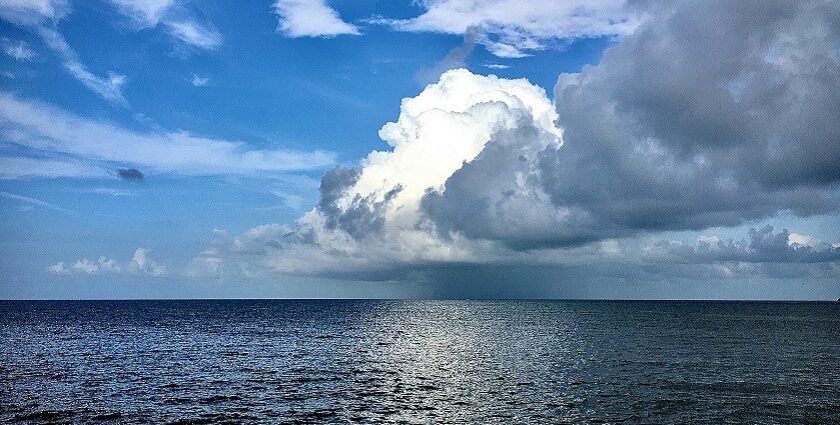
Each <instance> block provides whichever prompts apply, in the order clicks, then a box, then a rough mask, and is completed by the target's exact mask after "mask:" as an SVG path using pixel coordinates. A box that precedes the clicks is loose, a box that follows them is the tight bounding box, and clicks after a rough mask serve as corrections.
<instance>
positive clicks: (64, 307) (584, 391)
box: [0, 300, 840, 424]
mask: <svg viewBox="0 0 840 425" xmlns="http://www.w3.org/2000/svg"><path fill="white" fill-rule="evenodd" d="M0 421H2V422H12V423H15V422H19V423H150V422H151V423H182V424H183V423H284V422H285V423H329V424H343V423H406V424H411V423H476V424H494V423H499V424H502V423H503V424H508V423H526V424H531V423H548V424H558V423H648V424H676V423H695V424H697V423H708V424H726V423H732V424H741V423H761V424H774V423H780V424H781V423H785V424H787V423H797V424H801V423H826V424H832V423H833V424H836V423H840V303H836V302H693V301H685V302H672V301H653V302H649V301H478V300H475V301H472V300H464V301H384V300H383V301H380V300H195V301H1V302H0Z"/></svg>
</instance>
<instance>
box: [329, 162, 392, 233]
mask: <svg viewBox="0 0 840 425" xmlns="http://www.w3.org/2000/svg"><path fill="white" fill-rule="evenodd" d="M360 175H361V170H360V169H358V168H348V167H342V166H338V167H336V168H334V169H332V170H330V171H328V172H327V173H325V174H324V177H323V179H322V180H321V198H320V200H319V202H318V208H319V209H320V211H321V213H322V214H323V215H324V217H325V219H326V227H327V228H328V229H335V228H340V229H341V230H344V231H345V232H347V233H348V234H349V235H350V236H353V237H354V238H357V239H361V238H364V237H367V236H374V235H377V234H379V233H380V232H381V230H382V227H383V226H384V225H385V217H384V213H385V208H386V207H387V205H388V203H389V202H391V201H392V200H393V199H394V197H395V196H396V195H397V194H398V193H399V192H400V191H401V190H402V187H401V186H399V185H397V186H395V187H393V188H392V189H391V190H389V191H388V192H387V193H385V194H384V196H383V199H382V200H377V199H376V194H372V195H369V196H365V197H362V196H359V195H356V196H355V197H354V198H353V199H351V200H350V205H349V206H346V207H344V208H339V207H338V205H337V204H336V203H337V202H338V201H339V200H340V199H341V198H342V196H343V195H344V194H345V192H346V191H347V189H349V188H350V187H352V186H353V185H354V184H356V182H357V181H358V180H359V176H360Z"/></svg>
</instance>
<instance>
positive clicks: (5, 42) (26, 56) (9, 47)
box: [2, 37, 35, 62]
mask: <svg viewBox="0 0 840 425" xmlns="http://www.w3.org/2000/svg"><path fill="white" fill-rule="evenodd" d="M2 46H3V52H5V53H6V54H7V55H9V56H10V57H12V58H14V59H15V60H17V61H21V62H29V61H32V60H33V59H35V51H34V50H32V47H30V46H29V43H27V42H25V41H23V40H10V39H8V38H6V37H3V38H2Z"/></svg>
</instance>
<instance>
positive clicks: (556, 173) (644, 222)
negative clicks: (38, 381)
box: [0, 0, 840, 300]
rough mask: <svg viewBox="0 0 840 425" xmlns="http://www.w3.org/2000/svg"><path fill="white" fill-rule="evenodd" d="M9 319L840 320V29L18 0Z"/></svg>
mask: <svg viewBox="0 0 840 425" xmlns="http://www.w3.org/2000/svg"><path fill="white" fill-rule="evenodd" d="M0 48H2V51H1V52H0V258H2V261H0V298H6V299H30V298H46V299H53V298H59V299H77V298H81V299H104V298H220V297H221V298H263V297H269V298H273V297H295V298H300V297H303V298H310V297H315V298H345V297H351V298H610V299H612V298H615V299H792V300H799V299H823V300H833V299H836V298H837V297H840V119H838V117H840V4H838V3H837V2H833V1H777V2H764V1H744V2H727V1H708V2H699V3H698V2H692V1H679V0H676V1H673V2H668V3H667V4H663V3H661V2H650V1H646V0H640V1H623V0H589V1H584V0H566V1H537V0H516V1H513V0H414V1H408V0H406V1H377V0H354V1H349V0H333V1H326V0H274V1H264V2H214V1H203V0H197V1H187V0H146V1H142V0H91V1H84V2H82V1H74V0H0Z"/></svg>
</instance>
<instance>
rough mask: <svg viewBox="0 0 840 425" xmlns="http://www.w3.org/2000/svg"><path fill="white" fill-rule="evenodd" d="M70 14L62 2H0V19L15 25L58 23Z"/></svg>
mask: <svg viewBox="0 0 840 425" xmlns="http://www.w3.org/2000/svg"><path fill="white" fill-rule="evenodd" d="M69 12H70V8H69V6H68V5H67V2H66V1H64V0H0V18H2V19H4V20H6V21H8V22H11V23H13V24H15V25H21V26H28V25H38V24H41V23H43V22H44V21H53V22H55V21H58V20H60V19H62V18H63V17H64V16H65V15H67V14H68V13H69Z"/></svg>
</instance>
